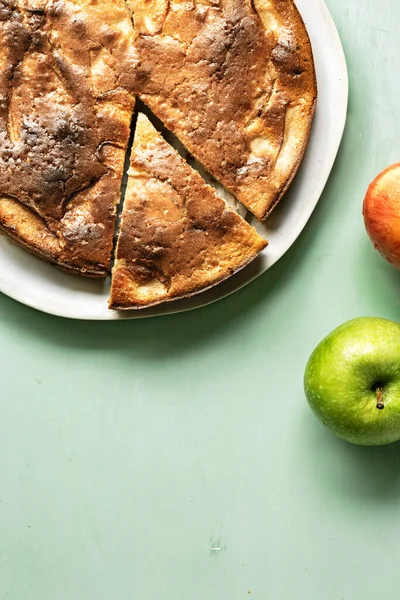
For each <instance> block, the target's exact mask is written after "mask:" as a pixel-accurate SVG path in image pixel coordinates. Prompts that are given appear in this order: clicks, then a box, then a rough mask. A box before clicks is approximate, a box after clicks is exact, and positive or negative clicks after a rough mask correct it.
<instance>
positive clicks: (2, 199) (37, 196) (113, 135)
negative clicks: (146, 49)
mask: <svg viewBox="0 0 400 600" xmlns="http://www.w3.org/2000/svg"><path fill="white" fill-rule="evenodd" d="M133 43H134V40H133V29H132V22H131V15H130V14H129V12H128V10H127V8H126V4H125V2H124V0H113V1H112V2H111V1H109V2H94V1H91V0H74V1H69V0H50V1H46V2H45V1H42V0H29V1H28V0H25V1H24V0H0V229H1V230H2V231H3V232H5V233H6V234H7V235H8V236H10V237H11V238H13V239H14V240H15V241H16V242H18V243H19V244H21V245H23V246H25V247H26V248H27V249H28V250H30V251H31V252H33V253H35V254H37V255H40V256H42V257H43V258H45V259H47V260H50V261H53V262H56V263H58V265H60V266H62V267H63V268H65V269H68V270H72V271H77V272H80V273H82V274H85V275H91V276H105V275H106V274H107V273H108V271H109V269H110V256H111V251H112V245H113V236H114V231H115V221H116V207H117V205H118V203H119V199H120V187H121V179H122V174H123V165H124V160H125V154H126V151H127V145H128V139H129V132H130V122H131V115H132V111H133V107H134V95H133V94H132V93H130V92H128V91H127V90H128V89H129V88H130V87H131V86H130V81H129V72H133V69H134V65H133V64H132V62H133V54H134V50H133ZM127 74H128V75H127Z"/></svg>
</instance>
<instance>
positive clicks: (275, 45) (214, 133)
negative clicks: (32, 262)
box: [0, 0, 317, 309]
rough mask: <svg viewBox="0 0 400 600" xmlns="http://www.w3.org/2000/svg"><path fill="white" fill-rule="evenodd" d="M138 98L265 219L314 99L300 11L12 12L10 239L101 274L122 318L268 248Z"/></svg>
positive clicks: (2, 219)
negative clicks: (139, 111)
mask: <svg viewBox="0 0 400 600" xmlns="http://www.w3.org/2000/svg"><path fill="white" fill-rule="evenodd" d="M136 97H140V98H141V100H142V101H143V102H144V103H145V104H146V105H147V107H148V108H149V109H150V110H151V111H152V112H153V113H154V115H155V116H156V117H157V118H158V119H160V120H161V122H162V124H163V125H164V126H165V127H166V128H167V129H169V130H171V131H172V132H173V133H174V134H175V135H176V136H177V137H178V138H179V140H180V142H182V144H183V145H184V146H185V147H186V149H187V150H188V151H189V153H191V154H192V155H193V156H194V157H195V158H196V159H197V160H198V161H199V162H200V163H201V164H202V166H203V167H204V168H205V170H206V171H208V172H209V173H210V174H211V175H212V176H213V177H214V178H215V179H217V180H218V181H219V182H220V183H221V184H222V185H223V186H224V187H225V188H226V190H228V191H229V192H230V193H231V194H233V195H234V196H235V197H236V198H237V199H238V200H239V201H241V202H242V203H243V204H244V205H245V206H246V207H247V209H248V210H249V211H251V212H252V213H253V214H254V215H255V216H256V217H258V218H259V219H265V218H266V217H267V216H268V215H269V213H270V212H271V210H272V209H273V208H274V206H275V205H276V204H277V203H278V202H279V200H280V199H281V198H282V196H283V194H284V193H285V191H286V189H287V188H288V186H289V185H290V182H291V181H292V179H293V177H294V175H295V173H296V171H297V168H298V166H299V164H300V162H301V159H302V157H303V154H304V151H305V148H306V145H307V141H308V137H309V133H310V128H311V123H312V119H313V115H314V109H315V104H316V98H317V86H316V79H315V70H314V64H313V57H312V50H311V45H310V41H309V38H308V35H307V32H306V29H305V26H304V23H303V21H302V19H301V17H300V15H299V13H298V11H297V9H296V7H295V4H294V3H293V0H0V232H1V233H5V234H6V235H7V236H9V237H10V238H11V239H13V240H14V241H15V242H17V243H18V244H20V245H22V246H24V247H25V248H26V249H27V250H29V251H30V252H32V253H34V254H36V255H38V256H40V257H42V258H44V259H46V260H49V261H51V262H53V263H56V264H57V265H58V266H60V267H61V268H63V269H65V270H68V271H71V272H77V273H80V274H82V275H88V276H93V277H105V276H106V275H107V274H108V273H109V272H110V268H111V256H112V251H113V246H114V243H116V244H117V250H116V263H115V267H114V269H113V281H112V292H111V300H110V307H112V308H121V309H124V308H140V307H143V306H150V305H153V304H158V303H160V302H164V301H169V300H172V299H175V298H181V297H185V296H190V295H192V294H195V293H198V292H199V291H201V290H204V289H206V288H208V287H210V286H213V285H215V284H217V283H218V282H219V281H222V280H224V279H226V278H227V277H229V276H230V275H231V274H232V273H234V272H236V271H237V270H239V269H241V268H242V267H243V266H245V265H246V264H247V263H248V262H249V261H251V260H252V259H253V258H254V257H255V256H256V255H257V254H258V253H259V252H260V251H261V250H262V249H263V248H264V247H265V246H266V242H265V241H264V240H263V239H262V238H261V237H260V236H259V235H258V234H257V233H256V232H255V230H254V229H252V228H251V227H250V226H249V225H248V224H247V222H245V221H244V220H243V219H242V218H241V217H240V216H239V215H238V214H237V213H236V212H235V211H233V210H232V209H230V208H229V207H228V205H226V203H225V202H224V201H223V200H221V199H220V198H219V197H218V196H217V195H216V194H215V192H214V190H213V189H212V188H210V187H209V186H208V185H207V184H206V183H205V181H204V180H203V179H202V178H201V176H200V175H199V174H198V173H197V172H195V171H194V170H193V169H192V168H191V167H190V166H189V165H188V164H187V163H186V162H185V161H184V160H183V159H182V158H181V157H180V155H179V154H177V153H176V152H175V150H173V149H172V148H171V147H170V146H169V145H168V144H167V142H165V141H164V139H163V138H162V137H161V136H160V134H159V133H157V131H156V130H155V129H154V128H153V126H152V125H151V124H150V122H149V121H148V120H147V118H146V117H144V116H143V115H139V118H138V124H137V130H136V132H135V141H134V145H133V150H132V160H131V169H130V172H129V177H128V192H127V197H126V205H125V207H124V210H123V220H122V230H121V231H117V233H116V225H117V208H118V205H119V203H120V199H121V184H122V180H123V174H124V163H125V160H127V155H128V154H129V152H130V148H128V145H129V138H130V128H131V122H132V115H133V111H134V105H135V99H136Z"/></svg>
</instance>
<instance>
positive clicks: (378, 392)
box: [376, 387, 385, 410]
mask: <svg viewBox="0 0 400 600" xmlns="http://www.w3.org/2000/svg"><path fill="white" fill-rule="evenodd" d="M382 397H383V391H382V388H381V387H378V388H377V390H376V408H377V409H378V410H382V409H384V408H385V405H384V404H383V401H382Z"/></svg>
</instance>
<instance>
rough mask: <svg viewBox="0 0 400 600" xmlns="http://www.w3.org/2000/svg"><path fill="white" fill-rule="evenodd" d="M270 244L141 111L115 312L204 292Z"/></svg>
mask: <svg viewBox="0 0 400 600" xmlns="http://www.w3.org/2000/svg"><path fill="white" fill-rule="evenodd" d="M265 246H266V242H265V240H264V239H262V238H261V237H260V236H259V235H258V234H257V233H256V231H255V230H254V229H253V228H252V227H250V225H248V224H247V223H246V222H245V221H244V220H243V219H242V218H241V217H240V216H239V215H238V214H237V213H236V212H235V211H233V210H232V209H231V208H229V206H228V205H227V204H226V203H225V202H224V201H223V200H221V199H220V198H219V197H218V196H217V195H216V194H215V192H214V190H213V188H211V187H210V186H208V185H206V183H205V182H204V180H203V179H202V177H201V176H200V175H199V174H198V173H197V171H194V170H193V169H192V168H191V167H190V166H189V165H188V164H187V163H186V162H185V160H184V159H183V158H182V157H181V156H180V155H179V154H178V153H177V152H176V151H175V150H174V149H173V148H171V147H170V146H169V145H168V144H167V142H166V141H165V140H164V139H163V138H162V137H161V135H160V134H159V133H158V132H157V131H156V130H155V129H154V127H153V125H151V123H150V122H149V120H148V119H147V117H145V116H144V115H142V114H139V117H138V123H137V127H136V132H135V140H134V145H133V150H132V157H131V168H130V178H129V183H128V189H127V194H126V199H125V205H124V211H123V216H122V226H121V233H120V237H119V241H118V246H117V256H116V262H115V266H114V269H113V282H112V289H111V299H110V306H111V308H122V309H123V308H142V307H145V306H151V305H154V304H158V303H160V302H165V301H168V300H174V299H177V298H182V297H185V296H190V295H192V294H195V293H197V292H201V291H203V290H204V289H207V288H208V287H210V286H212V285H215V284H217V283H219V282H220V281H222V280H224V279H226V278H227V277H229V276H230V275H232V274H233V273H234V272H236V271H237V270H239V269H241V268H242V267H244V266H245V265H246V264H247V263H249V262H250V261H251V260H252V259H253V258H254V257H255V256H256V255H257V254H258V253H259V252H260V251H261V250H262V249H263V248H265Z"/></svg>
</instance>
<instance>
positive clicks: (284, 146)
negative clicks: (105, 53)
mask: <svg viewBox="0 0 400 600" xmlns="http://www.w3.org/2000/svg"><path fill="white" fill-rule="evenodd" d="M151 4H154V5H155V6H154V10H153V11H151V10H150V11H149V14H150V15H151V17H152V18H149V19H147V20H146V18H144V17H143V14H144V13H145V11H146V6H147V7H148V6H149V5H148V0H132V1H131V5H132V7H133V10H134V15H135V14H138V15H139V19H138V21H139V25H138V31H137V36H138V37H137V40H136V49H137V52H138V60H139V62H138V67H137V69H136V72H135V76H136V89H137V91H138V92H139V93H140V96H141V98H142V99H143V100H144V102H146V104H147V105H148V106H149V107H150V108H151V110H152V111H153V112H154V113H155V114H156V115H157V116H158V117H159V118H160V119H161V120H162V121H163V122H164V124H165V125H166V126H167V127H168V128H169V129H171V130H172V131H173V132H174V133H175V134H176V135H177V136H178V137H179V138H180V140H181V141H182V142H183V143H184V145H185V146H186V147H187V148H188V150H189V151H190V152H191V153H192V154H193V155H194V156H195V157H196V158H197V159H198V160H199V161H200V162H201V163H202V164H203V165H204V166H205V168H206V169H207V170H208V171H209V172H210V173H212V174H213V175H214V176H215V177H216V178H217V179H218V180H219V181H220V182H221V183H222V184H223V185H224V186H225V187H226V188H227V189H228V190H229V191H230V192H231V193H233V194H234V195H235V196H236V197H237V198H238V199H239V200H241V201H242V202H243V204H245V205H246V206H247V207H248V208H249V209H250V210H251V211H252V212H253V213H254V214H255V215H256V216H257V217H259V218H260V219H263V218H265V217H266V216H267V215H268V214H269V213H270V211H271V210H272V208H273V207H274V206H275V204H276V203H277V202H278V201H279V200H280V198H281V197H282V195H283V194H284V192H285V190H286V189H287V187H288V186H289V184H290V182H291V180H292V179H293V177H294V175H295V173H296V171H297V168H298V166H299V164H300V162H301V159H302V157H303V154H304V150H305V147H306V144H307V140H308V137H309V133H310V128H311V123H312V119H313V115H314V109H315V103H316V96H317V87H316V79H315V70H314V65H313V56H312V50H311V44H310V41H309V38H308V35H307V32H306V29H305V26H304V24H303V21H302V19H301V17H300V15H299V13H298V11H297V9H296V7H295V5H294V3H293V2H292V0H254V1H252V0H202V2H197V1H196V0H187V1H185V2H183V1H181V0H152V2H151Z"/></svg>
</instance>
